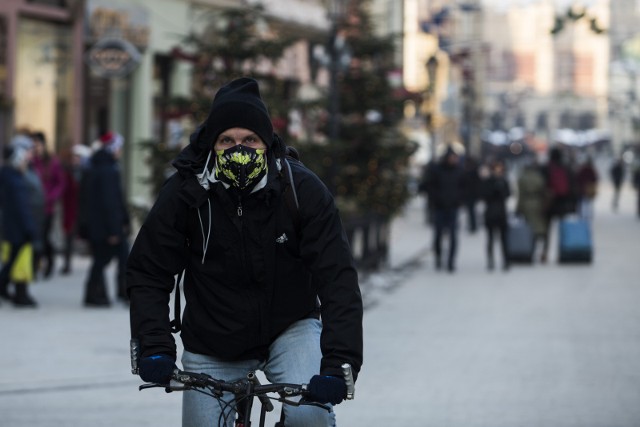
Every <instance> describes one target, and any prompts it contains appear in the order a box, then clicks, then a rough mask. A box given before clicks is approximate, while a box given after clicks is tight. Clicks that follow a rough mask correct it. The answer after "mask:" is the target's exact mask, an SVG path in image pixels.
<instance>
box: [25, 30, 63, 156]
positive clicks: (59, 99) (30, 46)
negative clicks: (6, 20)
mask: <svg viewBox="0 0 640 427" xmlns="http://www.w3.org/2000/svg"><path fill="white" fill-rule="evenodd" d="M71 43H72V41H71V29H70V28H69V27H68V26H63V25H58V24H54V23H49V22H43V21H35V20H31V19H21V20H20V21H19V25H18V49H17V57H16V78H15V125H16V127H17V128H27V129H30V130H32V131H41V132H44V134H45V135H46V137H47V140H48V143H49V147H50V148H51V149H54V150H59V149H60V148H61V147H62V146H64V145H66V144H68V143H69V141H70V139H71V117H70V112H71V108H70V107H71V100H72V88H73V69H72V64H73V61H72V60H71Z"/></svg>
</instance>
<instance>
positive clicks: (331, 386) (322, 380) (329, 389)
mask: <svg viewBox="0 0 640 427" xmlns="http://www.w3.org/2000/svg"><path fill="white" fill-rule="evenodd" d="M308 390H309V395H308V396H307V399H308V400H312V401H314V402H319V403H331V404H332V405H337V404H338V403H340V402H342V401H343V400H344V399H345V398H346V397H347V384H346V383H345V382H344V379H343V378H341V377H331V376H322V375H314V376H313V377H311V380H310V381H309V385H308Z"/></svg>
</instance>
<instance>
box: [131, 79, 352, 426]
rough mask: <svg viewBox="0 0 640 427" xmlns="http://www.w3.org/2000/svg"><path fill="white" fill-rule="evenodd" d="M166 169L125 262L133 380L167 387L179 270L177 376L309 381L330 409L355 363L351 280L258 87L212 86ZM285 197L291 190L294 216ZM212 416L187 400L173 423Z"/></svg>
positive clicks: (202, 400)
mask: <svg viewBox="0 0 640 427" xmlns="http://www.w3.org/2000/svg"><path fill="white" fill-rule="evenodd" d="M173 165H174V166H175V167H176V169H177V173H175V174H174V175H173V176H172V177H171V178H169V179H168V180H167V182H166V183H165V185H164V186H163V188H162V190H161V192H160V195H159V197H158V199H157V201H156V203H155V205H154V206H153V208H152V210H151V212H150V213H149V215H148V216H147V218H146V220H145V222H144V224H143V226H142V228H141V230H140V232H139V234H138V236H137V238H136V241H135V244H134V245H133V248H132V250H131V254H130V257H129V261H128V265H127V277H126V280H127V288H128V295H129V298H130V302H131V306H130V307H131V308H130V310H131V333H132V338H134V339H137V340H138V341H139V345H140V360H139V363H138V367H139V373H140V377H141V378H142V379H143V380H144V381H148V382H155V383H160V384H166V383H168V382H169V379H170V377H171V374H172V372H173V369H174V366H175V361H176V345H175V340H174V338H173V336H172V333H171V325H170V319H169V299H170V294H171V291H172V290H173V288H174V280H175V276H176V275H177V274H179V273H180V272H182V271H183V270H184V271H185V275H184V277H185V279H184V293H185V297H186V301H187V303H186V307H185V310H184V314H183V323H182V331H181V339H182V342H183V345H184V354H183V356H182V364H183V367H184V369H185V370H187V371H191V372H203V373H206V374H208V375H211V376H212V377H214V378H218V379H222V380H227V381H231V380H234V379H237V378H240V377H243V376H245V375H246V374H247V372H249V371H253V370H256V369H260V370H262V371H263V372H264V373H265V376H266V377H267V379H268V380H269V381H271V382H288V383H307V382H308V383H309V391H310V392H311V395H310V397H308V398H309V399H313V400H316V401H318V402H322V403H331V404H338V403H340V402H341V401H342V400H343V399H344V398H345V397H346V394H347V388H346V384H345V380H344V377H343V373H342V372H343V371H342V365H343V364H345V363H348V364H350V365H351V367H352V370H353V375H354V378H355V377H357V374H358V371H359V370H360V366H361V365H362V299H361V295H360V290H359V285H358V276H357V272H356V269H355V266H354V262H353V258H352V255H351V251H350V248H349V243H348V241H347V237H346V234H345V232H344V229H343V227H342V223H341V220H340V217H339V213H338V210H337V208H336V206H335V204H334V200H333V197H332V196H331V194H330V193H329V191H328V190H327V188H326V187H325V186H324V184H323V183H322V182H321V181H320V180H319V179H318V177H317V176H316V175H315V174H313V173H312V172H311V171H309V170H308V169H306V168H305V167H304V166H303V165H302V164H301V163H300V162H297V161H293V160H288V159H286V156H285V146H284V144H283V143H282V141H281V140H280V139H279V138H278V136H277V135H276V134H274V133H273V127H272V124H271V119H270V117H269V114H268V112H267V108H266V106H265V104H264V103H263V101H262V99H261V96H260V92H259V87H258V84H257V82H256V81H255V80H253V79H249V78H240V79H237V80H234V81H232V82H230V83H229V84H227V85H225V86H223V87H222V88H221V89H220V90H219V91H218V93H217V94H216V96H215V97H214V100H213V103H212V106H211V110H210V113H209V116H208V118H207V119H206V120H205V121H204V123H202V124H201V126H200V127H198V129H197V130H196V131H195V132H194V133H193V134H192V135H191V141H190V144H189V146H188V147H186V148H185V149H184V150H183V151H182V152H181V153H180V154H179V155H178V157H177V158H176V159H175V160H174V162H173ZM289 174H290V175H289ZM287 176H289V177H290V179H289V180H287ZM289 187H291V188H289ZM287 191H294V193H295V195H296V198H295V200H296V203H297V206H295V207H294V208H291V206H290V205H291V203H289V204H288V203H287V197H288V196H287V194H286V192H287ZM178 315H179V314H178ZM284 409H285V416H286V420H287V421H286V422H287V425H291V426H305V427H309V426H332V425H335V415H334V413H333V412H330V413H329V412H327V411H325V410H323V409H321V408H317V407H313V406H300V407H291V406H287V407H285V408H284ZM220 410H221V408H220V405H219V404H218V402H217V401H215V400H214V399H211V398H210V397H208V396H206V395H203V394H201V393H198V392H197V391H187V392H185V393H184V397H183V426H205V425H206V426H210V425H214V422H216V421H217V420H218V416H219V413H220Z"/></svg>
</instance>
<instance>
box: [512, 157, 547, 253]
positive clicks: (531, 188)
mask: <svg viewBox="0 0 640 427" xmlns="http://www.w3.org/2000/svg"><path fill="white" fill-rule="evenodd" d="M517 188H518V200H517V202H516V214H517V215H521V216H522V217H523V218H524V220H525V221H526V222H527V224H529V226H530V227H531V231H532V232H533V236H534V249H533V251H534V257H535V254H536V253H537V252H538V247H540V246H541V249H540V262H542V263H545V262H546V261H547V253H548V250H549V239H548V237H549V232H548V226H549V224H548V222H547V219H546V217H547V212H546V211H547V205H548V203H549V195H548V190H547V183H546V180H545V177H544V175H543V173H542V170H541V168H540V165H539V164H538V163H537V162H536V161H535V160H534V159H533V160H530V161H528V162H527V163H526V164H525V165H524V168H523V169H522V172H521V174H520V176H519V177H518V179H517Z"/></svg>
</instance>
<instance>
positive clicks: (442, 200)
mask: <svg viewBox="0 0 640 427" xmlns="http://www.w3.org/2000/svg"><path fill="white" fill-rule="evenodd" d="M427 192H428V193H429V202H430V203H432V204H433V208H434V209H441V210H451V209H457V208H458V207H460V205H461V204H462V202H463V199H464V196H465V191H464V174H463V171H462V168H461V167H460V166H458V165H450V164H447V163H445V162H444V161H442V162H439V163H438V164H437V165H435V166H434V167H433V168H431V171H430V177H429V179H428V187H427Z"/></svg>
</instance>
